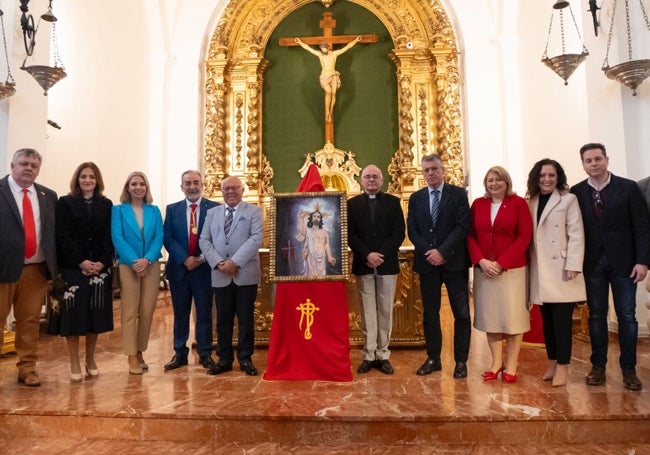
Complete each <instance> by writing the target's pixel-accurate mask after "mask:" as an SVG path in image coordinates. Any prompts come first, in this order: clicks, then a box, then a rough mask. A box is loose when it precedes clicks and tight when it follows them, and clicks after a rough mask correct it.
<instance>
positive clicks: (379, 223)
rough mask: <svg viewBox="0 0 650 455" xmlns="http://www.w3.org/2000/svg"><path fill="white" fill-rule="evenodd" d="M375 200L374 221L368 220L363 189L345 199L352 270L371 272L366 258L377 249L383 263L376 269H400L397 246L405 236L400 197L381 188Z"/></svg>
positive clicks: (386, 272) (393, 271)
mask: <svg viewBox="0 0 650 455" xmlns="http://www.w3.org/2000/svg"><path fill="white" fill-rule="evenodd" d="M375 204H376V206H375V222H374V224H373V223H371V222H370V208H369V206H368V197H367V195H366V194H365V193H364V194H360V195H358V196H355V197H353V198H351V199H349V200H348V245H349V246H350V249H351V250H352V273H353V274H355V275H368V274H370V273H374V270H373V269H372V268H370V267H368V266H367V265H366V258H367V257H368V255H369V254H370V253H372V252H373V251H376V252H378V253H381V254H383V255H384V263H383V264H382V265H380V266H379V267H377V273H378V274H379V275H396V274H398V273H399V260H398V252H399V247H400V245H401V244H402V242H403V241H404V237H405V236H406V234H405V232H404V230H405V224H404V212H403V211H402V205H401V203H400V200H399V198H397V197H395V196H393V195H391V194H386V193H382V192H379V193H377V202H376V203H375Z"/></svg>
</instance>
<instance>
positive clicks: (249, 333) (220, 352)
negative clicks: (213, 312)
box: [214, 281, 257, 364]
mask: <svg viewBox="0 0 650 455" xmlns="http://www.w3.org/2000/svg"><path fill="white" fill-rule="evenodd" d="M214 295H215V298H216V300H217V356H218V357H219V363H220V364H232V363H233V360H234V358H235V356H234V353H233V347H232V335H233V331H234V330H233V327H234V324H235V315H236V316H237V329H238V337H237V360H238V361H239V363H240V364H241V363H244V362H250V361H251V356H252V355H253V346H254V343H255V322H254V318H253V317H254V309H255V298H256V297H257V285H256V284H252V285H247V286H237V285H236V284H235V282H234V281H231V282H230V284H229V285H228V286H225V287H222V288H214Z"/></svg>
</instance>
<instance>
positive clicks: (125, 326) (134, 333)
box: [120, 261, 160, 355]
mask: <svg viewBox="0 0 650 455" xmlns="http://www.w3.org/2000/svg"><path fill="white" fill-rule="evenodd" d="M159 286H160V262H158V261H156V262H154V263H152V264H151V265H150V266H149V271H148V273H147V275H146V276H144V277H142V278H140V277H138V275H137V274H136V273H135V272H134V271H133V269H131V267H129V266H128V265H120V299H121V300H122V349H124V353H125V354H126V355H136V354H137V353H138V352H143V351H146V350H147V346H148V344H149V333H150V332H151V322H152V321H153V311H154V309H155V308H156V301H157V300H158V288H159Z"/></svg>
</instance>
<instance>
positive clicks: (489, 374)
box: [481, 366, 506, 381]
mask: <svg viewBox="0 0 650 455" xmlns="http://www.w3.org/2000/svg"><path fill="white" fill-rule="evenodd" d="M505 368H506V367H504V366H502V367H501V368H499V369H498V370H497V371H490V370H488V371H484V372H483V374H482V375H481V378H482V379H483V380H484V381H496V380H497V379H498V377H499V373H501V372H502V371H503V370H505ZM503 374H505V373H503Z"/></svg>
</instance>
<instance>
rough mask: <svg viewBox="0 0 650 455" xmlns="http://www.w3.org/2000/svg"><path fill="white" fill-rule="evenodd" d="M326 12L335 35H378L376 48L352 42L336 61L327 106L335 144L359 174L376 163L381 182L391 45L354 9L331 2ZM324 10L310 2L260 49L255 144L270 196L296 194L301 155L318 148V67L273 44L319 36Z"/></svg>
mask: <svg viewBox="0 0 650 455" xmlns="http://www.w3.org/2000/svg"><path fill="white" fill-rule="evenodd" d="M330 10H331V11H332V13H333V15H334V19H335V20H336V28H335V29H334V34H335V35H356V34H368V33H376V34H377V35H378V36H379V42H377V43H375V44H357V45H356V46H355V47H353V48H352V49H350V50H349V51H348V52H346V53H345V54H343V55H341V56H340V57H338V59H337V61H336V69H337V70H338V71H339V72H340V73H341V88H340V89H339V91H337V96H336V105H335V107H334V146H335V147H336V148H338V149H341V150H345V151H352V152H353V153H355V154H356V161H357V164H358V165H359V166H360V167H361V168H363V167H364V166H365V165H367V164H370V163H373V164H377V165H378V166H379V167H380V168H381V169H382V170H383V172H384V180H385V181H387V180H388V178H387V176H386V169H387V166H388V164H389V163H390V158H391V156H392V155H393V153H395V150H396V149H397V147H398V121H397V85H396V84H397V83H396V75H395V65H394V64H393V62H392V61H391V60H390V58H389V56H388V53H389V52H390V51H391V50H392V49H393V43H392V40H391V39H390V35H389V34H388V31H387V30H386V28H385V27H384V25H383V24H382V23H381V22H380V21H379V20H378V19H377V17H376V16H374V15H373V14H372V13H371V12H370V11H368V10H366V9H365V8H363V7H361V6H359V5H356V4H354V3H350V2H338V3H335V4H334V5H333V6H332V7H331V8H330ZM325 11H326V9H325V8H324V7H323V6H322V5H320V4H317V3H310V4H308V5H305V6H304V7H302V8H300V9H298V10H296V11H294V12H293V13H291V14H290V15H289V16H287V17H286V18H285V19H284V20H283V21H282V22H281V23H280V24H279V25H278V27H277V28H276V29H275V31H274V32H273V34H272V35H271V38H270V40H269V43H268V45H267V47H266V50H265V54H264V56H265V58H266V59H267V60H268V61H269V62H270V65H269V68H268V69H267V71H266V74H265V75H264V89H263V90H264V91H263V96H264V99H263V103H264V104H263V117H262V118H263V131H262V134H263V138H262V146H263V150H264V153H266V155H267V156H268V157H269V159H270V161H271V166H272V167H273V170H274V172H275V174H274V177H273V182H272V183H273V186H274V189H275V191H276V192H292V191H295V189H296V187H297V186H298V182H299V181H300V175H299V174H298V172H297V171H298V169H300V167H301V166H302V164H303V163H304V161H305V155H306V154H307V153H313V152H315V151H317V150H319V149H321V148H323V145H325V130H324V125H325V120H324V103H325V101H324V92H323V89H322V88H321V86H320V84H319V82H318V76H319V75H320V71H321V68H320V62H319V60H318V58H317V57H316V56H314V55H312V54H310V53H309V52H307V51H305V50H304V49H302V48H300V47H298V46H295V47H281V46H280V45H279V44H278V40H279V38H280V37H295V36H301V37H302V36H320V35H322V34H323V30H322V29H320V28H319V22H320V20H321V18H322V14H323V12H325ZM340 47H341V46H337V47H336V48H337V49H338V48H340ZM385 186H386V182H385V183H384V189H385Z"/></svg>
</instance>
